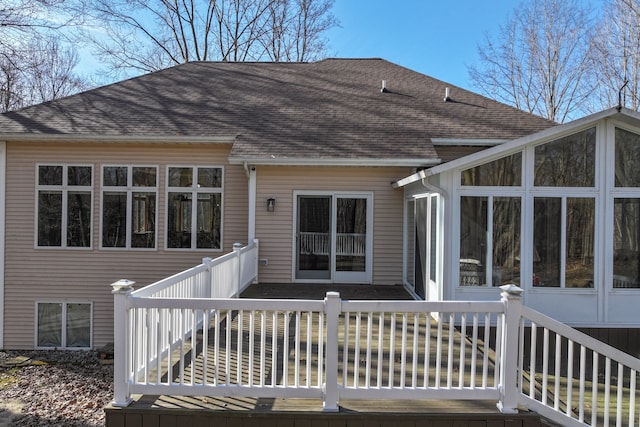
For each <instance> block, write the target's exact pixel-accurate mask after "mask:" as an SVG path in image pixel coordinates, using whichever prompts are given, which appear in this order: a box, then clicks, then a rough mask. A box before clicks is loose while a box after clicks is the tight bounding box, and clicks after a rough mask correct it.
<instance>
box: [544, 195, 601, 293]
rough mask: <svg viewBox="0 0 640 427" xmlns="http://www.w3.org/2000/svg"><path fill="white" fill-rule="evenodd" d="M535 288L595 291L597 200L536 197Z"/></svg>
mask: <svg viewBox="0 0 640 427" xmlns="http://www.w3.org/2000/svg"><path fill="white" fill-rule="evenodd" d="M533 212H534V213H533V216H534V219H533V220H534V224H533V286H535V287H555V288H592V287H593V266H594V264H593V255H594V233H595V199H593V198H573V197H535V198H534V207H533Z"/></svg>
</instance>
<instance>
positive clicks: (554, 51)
mask: <svg viewBox="0 0 640 427" xmlns="http://www.w3.org/2000/svg"><path fill="white" fill-rule="evenodd" d="M591 25H592V24H591V18H590V14H589V10H588V9H586V8H585V7H584V6H583V5H582V4H581V3H579V2H578V1H577V0H531V1H530V2H528V3H522V4H521V6H520V7H519V8H518V9H516V10H515V12H514V14H513V16H512V17H511V18H510V19H509V21H508V23H507V24H506V25H505V26H501V27H500V35H499V41H500V44H499V45H496V44H495V43H493V42H492V41H491V39H489V38H488V37H487V39H486V40H485V42H484V44H483V45H480V46H479V47H478V51H479V54H480V64H479V66H476V67H470V68H469V74H470V77H471V80H472V81H473V82H474V84H475V85H476V86H477V87H478V88H480V90H481V91H482V92H483V93H485V94H487V95H489V96H492V97H494V98H496V99H498V100H500V101H502V102H506V103H508V104H511V105H514V106H515V107H517V108H520V109H523V110H526V111H529V112H531V113H534V114H538V115H541V116H543V117H546V118H548V119H550V120H554V121H559V122H563V121H565V120H566V119H567V118H570V117H571V116H572V115H573V114H574V113H576V112H578V111H581V110H582V108H583V102H584V100H585V99H587V98H588V97H589V96H590V95H591V93H592V91H593V89H592V87H590V86H589V85H588V84H586V83H587V80H588V73H589V71H590V57H589V48H590V46H591V44H592V41H591V40H592V37H591V32H592V31H591V28H592V26H591Z"/></svg>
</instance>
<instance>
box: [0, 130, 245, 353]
mask: <svg viewBox="0 0 640 427" xmlns="http://www.w3.org/2000/svg"><path fill="white" fill-rule="evenodd" d="M230 148H231V146H230V145H205V144H128V143H114V144H108V143H85V144H82V143H13V142H9V143H8V144H7V195H6V201H7V218H6V267H5V268H6V271H5V337H4V338H5V340H4V343H5V347H6V348H15V349H20V348H32V347H33V345H34V329H35V325H34V323H35V322H34V320H35V302H36V301H47V300H53V301H56V300H57V301H59V300H65V301H90V302H93V322H94V323H93V345H94V347H99V346H101V345H103V344H105V343H107V342H110V341H112V339H113V338H112V336H113V298H112V295H111V288H110V286H109V285H110V284H111V283H112V282H114V281H116V280H118V279H121V278H127V279H131V280H134V281H136V283H137V284H136V286H144V285H147V284H149V283H152V282H154V281H156V280H158V279H161V278H164V277H167V276H169V275H172V274H174V273H176V272H179V271H181V270H184V269H186V268H189V267H191V266H194V265H196V264H199V263H200V262H201V259H202V258H203V257H216V256H219V255H221V254H223V253H226V252H228V251H230V250H231V249H232V245H233V243H234V242H246V240H247V217H248V215H247V177H246V174H245V171H244V169H243V167H242V166H237V165H228V164H227V156H228V154H229V150H230ZM43 163H49V164H91V165H93V168H94V169H93V190H94V192H93V218H92V225H93V226H92V243H93V247H92V248H91V249H58V248H38V249H35V248H34V243H35V240H34V239H35V224H34V222H35V200H36V190H35V188H36V185H35V184H36V183H35V177H36V165H37V164H43ZM102 165H150V166H158V200H157V211H158V216H157V218H158V219H157V222H158V223H157V227H156V230H157V234H158V239H157V249H156V250H139V249H138V250H125V249H115V250H114V249H110V250H104V249H103V250H101V249H100V241H99V237H100V197H101V195H100V174H101V169H102V168H101V167H102ZM168 165H184V166H190V165H212V166H222V167H224V193H223V203H224V214H223V236H222V238H223V251H201V250H200V251H191V250H187V251H175V250H168V251H167V250H165V249H164V245H165V225H166V217H165V209H166V206H165V200H166V186H165V184H166V181H165V177H166V168H167V166H168Z"/></svg>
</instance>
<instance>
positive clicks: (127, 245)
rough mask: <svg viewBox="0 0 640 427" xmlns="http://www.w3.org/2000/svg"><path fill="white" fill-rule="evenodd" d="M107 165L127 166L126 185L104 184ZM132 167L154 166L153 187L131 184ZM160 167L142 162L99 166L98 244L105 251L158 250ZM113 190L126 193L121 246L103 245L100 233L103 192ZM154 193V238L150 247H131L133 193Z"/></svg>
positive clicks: (101, 229) (109, 165)
mask: <svg viewBox="0 0 640 427" xmlns="http://www.w3.org/2000/svg"><path fill="white" fill-rule="evenodd" d="M109 167H116V168H125V167H126V168H127V185H126V186H105V185H104V169H105V168H109ZM133 168H154V169H155V170H156V185H155V186H154V187H136V186H133ZM159 171H160V168H159V167H158V165H144V164H104V165H102V167H101V168H100V233H99V235H100V236H99V239H100V244H99V247H100V249H102V250H105V251H118V250H120V251H122V250H127V251H145V252H148V251H157V250H158V233H159V227H158V211H159V209H158V206H159V202H160V200H159V198H158V181H159V179H160V175H159ZM108 192H113V193H126V194H127V213H126V219H127V225H126V228H127V237H126V243H125V246H121V247H111V246H103V240H102V233H103V226H104V224H103V221H104V219H103V217H104V215H103V212H104V193H108ZM134 192H135V193H140V192H144V193H154V194H155V196H156V211H155V219H154V220H155V228H156V229H155V238H154V242H153V247H152V248H133V247H131V236H132V233H133V231H132V230H133V226H132V224H131V218H132V210H133V193H134Z"/></svg>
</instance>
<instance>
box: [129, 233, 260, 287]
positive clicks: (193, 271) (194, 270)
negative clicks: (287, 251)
mask: <svg viewBox="0 0 640 427" xmlns="http://www.w3.org/2000/svg"><path fill="white" fill-rule="evenodd" d="M257 246H258V244H257V242H256V241H253V242H251V243H249V244H248V245H247V246H244V247H242V248H240V254H245V253H247V252H249V251H251V250H253V249H255V248H256V247H257ZM235 256H236V253H235V252H229V253H227V254H224V255H221V256H219V257H216V258H214V259H211V260H209V261H207V262H205V263H202V264H199V265H196V266H195V267H191V268H189V269H187V270H184V271H181V272H179V273H176V274H174V275H173V276H169V277H166V278H164V279H162V280H158V281H157V282H154V283H151V284H150V285H147V286H145V287H144V288H140V289H138V290H136V291H134V292H132V293H131V295H129V297H130V298H149V297H152V295H153V294H156V293H158V292H160V291H162V290H163V289H166V288H168V287H171V286H173V285H175V284H176V283H178V282H180V281H181V280H185V279H188V278H190V277H193V276H195V275H197V274H200V273H202V272H204V271H206V270H207V269H210V268H214V267H216V266H217V265H220V264H223V263H225V262H227V261H229V260H231V259H233V258H234V257H235Z"/></svg>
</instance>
